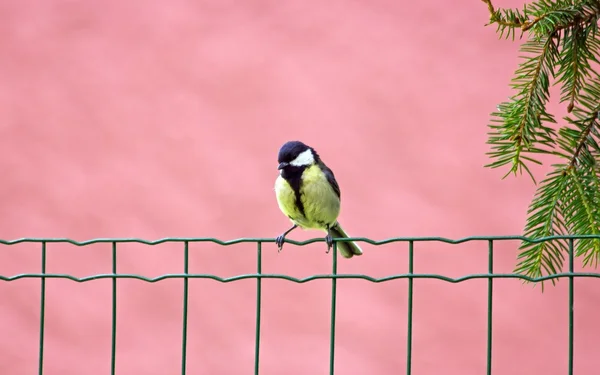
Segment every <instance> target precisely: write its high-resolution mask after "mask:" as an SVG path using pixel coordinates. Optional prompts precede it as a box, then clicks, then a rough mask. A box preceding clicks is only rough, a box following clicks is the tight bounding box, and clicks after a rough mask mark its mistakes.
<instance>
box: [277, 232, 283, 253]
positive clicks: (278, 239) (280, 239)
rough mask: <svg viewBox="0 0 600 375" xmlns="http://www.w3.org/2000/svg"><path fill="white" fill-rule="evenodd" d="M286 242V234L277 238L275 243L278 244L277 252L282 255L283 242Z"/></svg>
mask: <svg viewBox="0 0 600 375" xmlns="http://www.w3.org/2000/svg"><path fill="white" fill-rule="evenodd" d="M284 240H285V234H282V235H280V236H277V238H276V239H275V243H276V244H277V252H278V253H280V252H281V249H283V241H284Z"/></svg>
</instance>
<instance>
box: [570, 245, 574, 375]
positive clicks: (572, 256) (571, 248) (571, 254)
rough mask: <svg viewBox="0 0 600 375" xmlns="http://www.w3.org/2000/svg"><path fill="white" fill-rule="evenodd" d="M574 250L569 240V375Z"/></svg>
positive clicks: (571, 345) (571, 358)
mask: <svg viewBox="0 0 600 375" xmlns="http://www.w3.org/2000/svg"><path fill="white" fill-rule="evenodd" d="M573 253H574V250H573V239H572V238H570V239H569V273H570V274H571V276H569V375H573V320H574V317H573V315H574V311H573V307H574V306H573V302H574V301H573V300H574V287H575V285H574V284H575V280H574V278H573V276H572V275H573V272H574V265H573V263H574V254H573Z"/></svg>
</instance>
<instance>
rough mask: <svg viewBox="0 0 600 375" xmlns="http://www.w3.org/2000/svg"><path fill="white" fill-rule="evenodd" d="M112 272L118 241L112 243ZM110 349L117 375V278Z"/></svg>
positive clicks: (114, 282) (113, 297) (115, 272)
mask: <svg viewBox="0 0 600 375" xmlns="http://www.w3.org/2000/svg"><path fill="white" fill-rule="evenodd" d="M112 274H113V276H115V275H116V274H117V243H116V242H113V243H112ZM110 341H111V349H110V374H111V375H115V357H116V349H117V345H116V344H117V278H116V277H113V279H112V334H111V340H110Z"/></svg>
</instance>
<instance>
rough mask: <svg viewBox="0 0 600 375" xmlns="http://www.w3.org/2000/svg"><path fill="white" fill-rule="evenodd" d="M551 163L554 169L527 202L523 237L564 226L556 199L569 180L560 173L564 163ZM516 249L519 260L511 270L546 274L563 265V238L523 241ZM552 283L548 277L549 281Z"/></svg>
mask: <svg viewBox="0 0 600 375" xmlns="http://www.w3.org/2000/svg"><path fill="white" fill-rule="evenodd" d="M554 167H555V169H554V171H553V172H551V173H550V174H549V175H548V177H547V178H546V179H545V180H544V181H542V182H541V184H540V186H539V187H538V189H537V191H536V194H535V198H534V199H533V201H532V202H531V205H530V206H529V210H528V212H527V213H528V215H529V216H528V218H527V223H526V225H525V236H527V237H531V238H542V237H548V236H552V235H555V234H557V233H561V232H562V231H563V230H564V229H565V228H566V225H565V223H564V222H563V219H562V206H561V205H560V202H561V201H562V199H563V194H564V193H565V187H566V186H567V183H568V180H569V179H568V176H567V175H565V174H564V170H565V169H566V168H567V165H566V164H558V165H555V166H554ZM520 250H521V252H520V254H519V256H518V259H520V260H521V261H520V262H519V263H518V264H517V267H516V270H515V271H516V272H518V273H523V274H525V275H527V276H530V277H540V276H542V274H543V271H545V272H546V273H548V274H554V273H557V270H559V269H560V268H561V267H562V265H563V261H564V254H565V252H566V251H567V246H566V244H565V242H564V241H555V242H553V241H544V242H539V243H531V242H523V243H522V244H521V247H520ZM554 283H555V281H554V279H552V284H554ZM542 287H543V283H542Z"/></svg>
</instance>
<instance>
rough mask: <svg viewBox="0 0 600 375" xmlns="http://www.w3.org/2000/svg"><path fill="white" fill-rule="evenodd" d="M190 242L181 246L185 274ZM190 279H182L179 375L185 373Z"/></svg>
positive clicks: (188, 267)
mask: <svg viewBox="0 0 600 375" xmlns="http://www.w3.org/2000/svg"><path fill="white" fill-rule="evenodd" d="M189 260H190V244H189V242H187V241H186V242H184V247H183V273H185V274H186V275H187V274H188V273H189V271H190V263H189ZM189 281H190V279H188V278H184V279H183V333H182V339H181V375H185V373H186V365H187V332H188V329H187V324H188V287H189V285H188V284H189Z"/></svg>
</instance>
